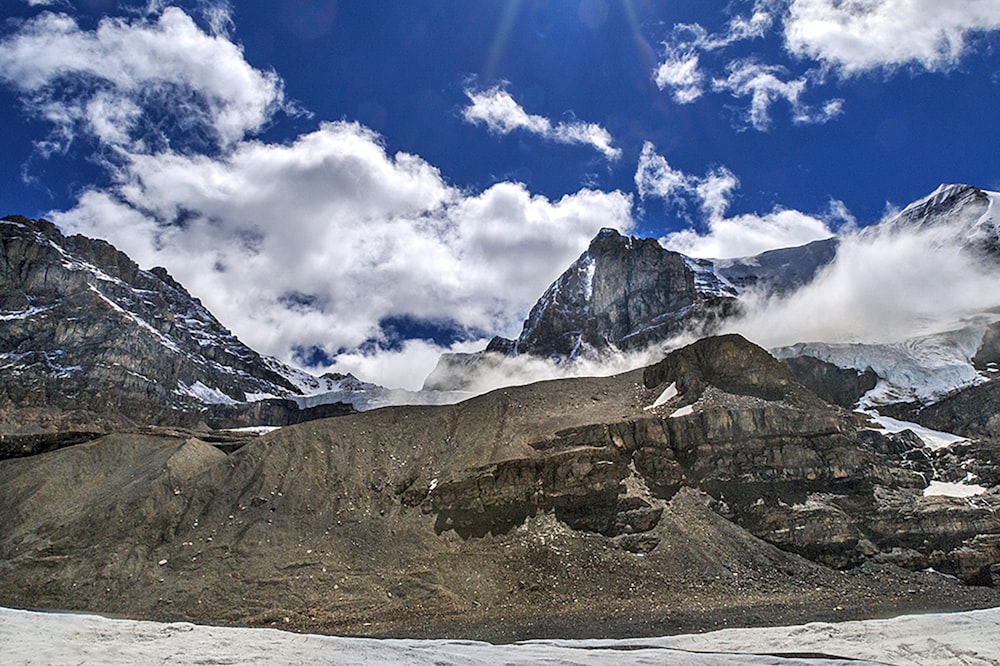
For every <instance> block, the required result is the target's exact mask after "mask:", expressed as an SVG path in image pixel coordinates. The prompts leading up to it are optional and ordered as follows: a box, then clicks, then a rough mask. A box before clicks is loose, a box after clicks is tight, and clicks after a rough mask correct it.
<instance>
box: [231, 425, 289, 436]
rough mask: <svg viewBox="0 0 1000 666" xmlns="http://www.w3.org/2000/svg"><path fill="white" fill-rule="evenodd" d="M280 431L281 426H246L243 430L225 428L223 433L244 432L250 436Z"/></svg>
mask: <svg viewBox="0 0 1000 666" xmlns="http://www.w3.org/2000/svg"><path fill="white" fill-rule="evenodd" d="M275 430H281V426H246V427H244V428H226V429H225V430H224V431H223V432H246V433H250V434H252V435H266V434H268V433H269V432H274V431H275Z"/></svg>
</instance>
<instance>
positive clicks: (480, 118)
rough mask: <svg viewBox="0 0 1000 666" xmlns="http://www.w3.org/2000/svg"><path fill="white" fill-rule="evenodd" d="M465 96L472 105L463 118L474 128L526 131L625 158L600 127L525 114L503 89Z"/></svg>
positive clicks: (463, 112)
mask: <svg viewBox="0 0 1000 666" xmlns="http://www.w3.org/2000/svg"><path fill="white" fill-rule="evenodd" d="M465 95H466V97H468V98H469V105H468V106H466V107H465V108H464V109H463V110H462V117H463V118H464V119H465V120H466V122H469V123H472V124H474V125H485V126H486V128H487V129H488V130H489V131H490V132H493V133H494V134H504V135H505V134H510V133H511V132H516V131H524V132H529V133H531V134H537V135H538V136H540V137H542V138H543V139H547V140H549V141H555V142H556V143H565V144H581V145H587V146H590V147H591V148H594V149H595V150H597V151H598V152H600V153H601V154H602V155H604V157H605V158H607V159H609V160H612V161H613V160H617V159H618V158H619V157H621V155H622V151H621V149H620V148H616V147H615V146H613V145H612V138H611V134H610V133H609V132H608V131H607V130H606V129H604V128H603V127H601V126H600V125H597V124H596V123H586V122H582V121H578V120H573V121H570V122H559V123H556V124H553V123H552V121H550V120H549V119H548V118H546V117H544V116H538V115H533V114H530V113H528V112H527V111H525V110H524V108H523V107H522V106H521V105H520V104H518V103H517V101H516V100H515V99H514V98H513V97H511V95H510V93H509V92H507V90H506V89H504V88H503V87H502V86H494V87H492V88H488V89H486V90H474V89H471V88H470V89H466V91H465Z"/></svg>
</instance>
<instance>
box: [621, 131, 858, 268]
mask: <svg viewBox="0 0 1000 666" xmlns="http://www.w3.org/2000/svg"><path fill="white" fill-rule="evenodd" d="M635 184H636V189H637V191H638V192H639V196H640V197H641V198H642V199H647V198H650V197H655V198H660V199H664V200H666V201H667V202H669V203H670V204H671V205H673V206H674V207H678V208H685V207H687V206H688V205H691V204H693V205H695V206H697V208H698V209H699V211H700V212H701V218H700V224H701V225H702V226H703V228H704V231H702V232H699V231H697V230H695V229H684V230H681V231H678V232H675V233H672V234H670V235H668V236H666V237H664V238H661V239H660V242H661V243H662V244H663V245H664V246H665V247H667V248H668V249H671V250H674V251H676V252H681V253H683V254H686V255H688V256H692V257H712V258H717V259H721V258H729V257H746V256H750V255H754V254H759V253H760V252H764V251H765V250H773V249H776V248H781V247H793V246H796V245H803V244H805V243H808V242H810V241H814V240H819V239H822V238H829V237H830V236H832V235H833V231H831V229H830V223H833V222H840V223H845V222H846V223H850V222H852V219H851V218H850V215H849V213H848V212H847V211H846V208H845V207H844V206H843V204H842V203H841V202H833V203H831V207H830V210H829V212H828V214H826V215H824V216H823V217H815V216H812V215H807V214H805V213H801V212H799V211H796V210H788V209H783V208H776V209H774V210H773V211H771V212H769V213H767V214H764V215H752V214H744V215H736V216H732V217H727V215H726V213H727V211H728V210H729V205H730V201H731V200H732V196H733V193H734V192H735V191H736V190H737V188H739V179H737V177H736V175H735V174H733V173H732V172H731V171H730V170H729V169H726V168H725V167H719V168H716V169H714V170H712V171H709V172H708V173H706V174H705V175H704V176H702V177H699V176H694V175H691V174H688V173H684V172H683V171H681V170H679V169H675V168H673V167H672V166H671V165H670V163H669V162H668V161H667V159H666V158H665V157H663V156H662V155H660V154H658V153H657V152H656V147H655V146H654V145H653V144H652V143H650V142H646V144H645V145H644V146H643V149H642V154H641V155H640V156H639V164H638V167H637V169H636V173H635Z"/></svg>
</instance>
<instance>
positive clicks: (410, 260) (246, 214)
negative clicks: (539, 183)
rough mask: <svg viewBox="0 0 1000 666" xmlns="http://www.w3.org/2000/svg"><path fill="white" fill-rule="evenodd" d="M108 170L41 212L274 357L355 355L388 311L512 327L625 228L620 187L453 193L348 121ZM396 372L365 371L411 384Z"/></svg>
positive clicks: (509, 187) (489, 327)
mask: <svg viewBox="0 0 1000 666" xmlns="http://www.w3.org/2000/svg"><path fill="white" fill-rule="evenodd" d="M119 177H120V179H121V180H120V182H119V184H118V185H117V186H116V187H115V188H114V190H113V191H112V192H98V191H93V192H90V193H87V194H86V195H84V196H83V197H81V199H80V201H79V204H78V205H77V207H76V208H74V209H72V210H70V211H67V212H65V213H58V214H54V215H53V217H54V221H55V222H56V223H57V224H59V225H60V226H61V227H63V228H64V229H65V230H67V231H71V232H79V233H84V234H87V235H91V236H99V237H103V238H108V239H111V240H112V241H113V242H114V243H115V244H116V245H118V246H119V247H120V248H122V249H123V250H124V251H126V252H127V253H128V254H129V255H131V256H132V257H133V258H135V259H136V260H137V261H138V262H139V263H140V264H141V265H143V266H152V265H165V266H167V267H168V268H169V270H170V271H171V273H172V274H173V275H174V276H175V277H176V278H177V279H178V280H179V281H180V282H181V283H182V284H184V285H185V286H186V287H188V289H190V290H191V291H192V293H194V294H196V295H198V296H199V297H200V298H201V299H202V300H203V301H204V302H205V304H206V305H207V306H208V307H209V309H210V310H212V311H213V312H214V313H216V315H217V316H218V317H219V318H220V319H221V320H222V321H223V322H224V323H225V324H226V325H227V326H229V327H230V328H231V329H232V330H233V331H234V332H235V333H236V334H237V335H238V336H240V338H241V339H243V340H244V341H245V342H247V343H248V344H250V345H251V346H252V347H254V348H256V349H259V350H261V351H263V352H265V353H269V354H273V355H276V356H279V357H282V358H285V359H288V358H290V354H291V352H290V350H292V349H294V348H296V347H300V348H307V349H308V348H312V347H320V348H322V349H324V350H325V351H326V353H327V354H329V355H334V354H336V353H337V352H338V351H339V350H352V349H356V348H357V347H358V346H359V345H362V343H365V342H366V341H370V340H372V339H378V338H379V336H380V335H381V331H380V328H379V322H380V321H382V320H384V319H386V318H390V317H400V316H408V317H413V318H417V319H420V320H426V321H441V322H448V323H449V324H453V325H457V326H460V327H466V328H468V329H470V330H486V331H491V332H492V331H496V332H498V333H504V334H507V335H513V334H516V332H517V329H518V328H519V327H520V323H521V320H522V319H523V317H524V315H525V313H526V312H527V310H528V309H529V308H530V306H531V305H532V304H533V303H534V301H535V299H537V297H538V294H540V293H542V291H544V289H545V287H546V286H547V285H548V284H549V283H550V282H551V281H552V280H553V279H555V277H557V275H558V273H559V271H561V270H562V268H564V267H565V266H566V265H568V264H569V263H571V262H572V261H573V260H574V259H575V258H576V257H577V256H578V255H579V253H580V252H581V251H582V250H583V249H584V248H586V246H587V243H588V242H589V240H590V239H591V238H592V237H593V236H594V235H595V234H596V233H597V231H598V230H599V229H600V228H601V227H603V226H608V225H612V226H617V227H619V228H622V229H628V228H630V227H631V224H632V221H631V200H630V198H629V197H628V196H626V195H624V194H621V193H619V192H612V193H604V192H595V191H591V190H581V191H579V192H577V193H575V194H572V195H567V196H565V197H563V198H561V199H559V200H556V201H550V200H549V199H546V198H545V197H540V196H533V195H531V194H530V193H529V192H528V191H527V190H526V189H525V188H524V187H523V186H522V185H519V184H513V183H499V184H497V185H494V186H493V187H491V188H489V189H488V190H486V191H484V192H481V193H477V194H468V193H464V192H461V191H459V190H457V189H456V188H453V187H451V186H450V185H448V184H447V183H446V182H445V181H444V180H443V178H442V177H441V175H440V173H438V171H437V170H436V169H435V168H433V167H432V166H431V165H429V164H428V163H426V162H425V161H423V160H422V159H420V158H419V157H416V156H414V155H408V154H404V153H397V154H395V155H389V154H387V153H386V151H385V148H384V147H383V146H382V144H381V142H380V139H379V137H378V136H377V135H375V134H374V133H372V132H371V131H369V130H367V129H365V128H364V127H361V126H359V125H357V124H353V123H347V122H336V123H326V124H324V125H322V126H321V127H320V128H319V129H318V130H317V131H315V132H312V133H309V134H306V135H303V136H301V137H299V138H298V139H297V140H296V141H295V142H293V143H291V144H288V145H273V144H266V143H262V142H256V141H244V142H241V143H239V144H237V145H236V146H234V148H233V150H232V151H231V152H229V153H228V154H226V155H225V156H222V157H219V158H209V157H206V156H201V155H195V156H189V155H180V154H176V153H171V152H163V153H158V154H155V155H145V154H139V155H132V156H130V157H129V159H128V162H127V163H126V164H125V165H124V166H123V170H122V172H121V173H120V174H119ZM137 211H144V212H143V213H142V214H140V213H139V212H137ZM181 217H184V218H185V221H184V223H183V225H178V224H170V222H171V221H173V220H175V219H178V218H181ZM408 349H409V350H410V351H411V352H412V351H413V350H414V349H419V348H408ZM356 356H357V357H358V358H362V357H365V355H364V354H361V353H360V352H357V354H356ZM369 356H370V355H369ZM366 363H367V365H366V367H369V368H380V369H381V370H382V371H385V372H389V371H390V369H391V368H390V367H389V366H388V365H386V364H383V363H381V362H380V361H376V360H374V359H372V358H368V359H367V361H366ZM399 373H401V374H398V375H382V376H378V377H371V376H367V377H366V378H368V379H374V380H376V381H384V382H388V383H394V382H395V383H397V384H399V383H400V382H406V383H408V384H410V383H412V381H411V380H412V377H410V375H409V374H407V372H406V371H404V369H403V368H402V367H400V368H399Z"/></svg>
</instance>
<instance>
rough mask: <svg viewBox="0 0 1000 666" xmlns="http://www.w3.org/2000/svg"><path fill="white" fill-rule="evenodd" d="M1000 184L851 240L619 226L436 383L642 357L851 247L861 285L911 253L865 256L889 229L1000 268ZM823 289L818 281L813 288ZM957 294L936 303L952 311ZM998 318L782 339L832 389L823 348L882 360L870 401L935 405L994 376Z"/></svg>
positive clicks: (745, 308)
mask: <svg viewBox="0 0 1000 666" xmlns="http://www.w3.org/2000/svg"><path fill="white" fill-rule="evenodd" d="M998 196H1000V195H996V194H993V193H989V192H985V191H983V190H980V189H978V188H975V187H972V186H969V185H942V186H941V187H939V188H938V189H937V190H935V191H934V192H932V193H931V194H930V195H928V196H927V197H924V198H923V199H921V200H919V201H917V202H914V203H913V204H911V205H909V206H907V207H906V208H905V209H904V210H902V211H901V212H899V213H898V214H896V215H894V216H892V217H890V218H888V219H886V220H885V221H883V222H881V223H879V224H876V225H873V226H871V227H867V228H865V229H863V230H861V231H859V232H857V233H856V234H854V235H852V236H850V237H849V241H848V240H844V239H843V238H836V237H835V238H829V239H826V240H819V241H815V242H812V243H809V244H807V245H803V246H800V247H793V248H783V249H778V250H771V251H768V252H764V253H761V254H759V255H756V256H753V257H746V258H742V259H725V260H718V259H699V258H691V257H686V256H684V255H682V254H679V253H676V252H671V251H670V250H667V249H665V248H663V247H662V246H661V245H660V244H659V243H658V242H657V241H656V240H655V239H651V238H647V239H638V238H627V237H624V236H622V235H620V234H619V233H618V232H616V231H614V230H610V229H605V230H602V231H601V232H600V233H599V234H598V235H597V237H596V238H594V240H593V241H592V242H591V244H590V247H589V248H588V250H587V251H586V252H584V253H583V254H582V255H581V256H580V258H579V259H578V260H577V261H576V262H574V263H573V264H572V265H571V266H570V267H569V268H568V269H567V270H566V271H565V272H564V273H563V274H562V275H561V276H560V277H559V278H557V279H556V281H555V282H553V284H552V285H551V286H550V287H549V288H548V290H546V292H545V293H544V294H543V295H542V297H541V298H540V299H539V300H538V302H537V303H536V304H535V306H534V307H533V308H532V309H531V312H530V314H529V315H528V318H527V319H526V320H525V322H524V326H523V329H522V331H521V334H520V336H518V338H517V339H516V340H508V339H504V338H500V337H497V338H494V339H493V340H492V341H491V342H490V344H489V345H488V346H487V347H486V349H484V350H483V351H481V352H477V353H473V354H445V355H443V356H442V358H441V359H440V361H439V363H438V366H437V367H436V368H435V369H434V371H433V372H432V373H431V374H430V375H429V376H428V378H427V380H426V381H425V384H424V386H425V388H428V389H431V388H433V389H438V390H442V389H462V388H469V387H475V386H488V385H490V382H491V381H493V377H495V376H498V377H504V376H505V375H516V374H517V371H516V368H517V367H518V364H517V363H511V362H510V361H511V359H517V358H518V357H520V358H521V359H522V363H521V365H523V360H524V359H547V360H549V361H554V362H555V363H556V364H558V365H560V366H562V367H563V368H564V369H571V368H572V367H573V365H574V364H575V363H578V362H580V361H587V360H594V359H598V360H601V361H605V362H607V361H609V360H614V359H621V360H623V361H627V359H628V357H629V356H628V355H629V354H635V359H636V361H634V362H633V364H635V363H636V362H638V363H642V362H645V361H647V360H648V359H650V358H652V357H655V356H656V355H657V354H662V353H663V351H665V350H669V349H670V348H672V347H675V346H676V345H677V344H679V343H680V342H682V341H689V340H692V339H697V338H699V337H702V336H704V335H707V334H712V333H718V332H720V331H724V330H728V331H735V332H740V330H741V329H740V326H741V322H742V317H744V316H745V315H748V314H752V313H753V311H754V309H761V308H769V307H772V306H780V305H781V304H782V303H783V302H787V301H788V300H790V299H794V298H795V297H796V296H798V295H799V294H803V293H811V292H807V291H806V290H808V288H810V287H811V286H813V285H815V284H816V283H817V282H818V281H819V280H821V279H822V278H824V277H826V276H828V274H829V272H830V271H831V270H832V269H833V268H835V267H837V266H838V265H839V264H838V262H839V261H841V260H843V262H844V265H845V266H847V268H845V269H843V270H851V271H854V272H855V273H859V272H861V274H860V275H856V278H857V279H855V280H854V281H853V284H852V285H851V287H850V288H852V289H859V290H879V289H882V288H883V286H882V285H878V284H870V283H867V282H866V281H865V280H864V279H863V271H865V270H867V269H868V268H870V264H867V265H866V263H865V262H870V261H882V262H885V265H887V266H889V267H890V269H891V266H892V262H893V261H906V257H905V256H902V257H901V258H900V256H897V255H891V254H886V255H885V256H879V255H878V253H877V252H874V251H870V252H868V254H867V255H864V256H865V259H864V260H863V261H861V260H859V259H858V256H859V255H860V253H859V252H858V247H859V246H860V247H877V246H879V245H878V244H879V243H882V244H883V245H886V246H891V249H893V250H898V247H897V246H903V247H904V248H905V247H906V246H907V243H909V245H910V246H914V245H921V244H923V245H927V246H950V245H954V246H955V247H956V248H957V250H956V251H957V252H959V253H962V254H964V255H965V256H967V257H968V258H969V260H970V261H979V262H982V265H983V266H984V267H992V268H990V270H994V269H995V268H996V267H998V266H1000V226H998V220H997V219H996V216H995V215H994V212H993V211H994V210H995V208H994V202H995V201H996V199H997V197H998ZM893 241H895V242H896V246H892V243H893ZM869 255H870V256H869ZM949 286H951V287H952V288H953V290H954V291H953V294H954V295H956V296H960V295H962V294H960V293H959V292H960V290H962V289H964V288H965V287H964V286H963V285H959V284H955V285H941V287H940V288H941V289H942V291H945V290H947V288H948V287H949ZM979 288H980V289H981V288H983V287H979ZM948 296H950V295H946V296H945V298H947V297H948ZM823 297H824V294H823V293H821V292H819V291H817V292H816V293H814V294H811V297H810V298H811V299H813V300H816V299H822V298H823ZM907 297H909V296H903V295H901V296H900V298H907ZM981 300H982V299H981ZM998 304H1000V303H993V305H998ZM947 305H948V304H947V303H936V304H932V305H931V306H929V307H933V308H938V309H939V310H941V311H947ZM803 316H808V314H806V315H803ZM843 317H844V319H845V320H849V319H850V318H851V317H852V313H850V312H844V313H843ZM996 319H997V313H996V311H995V310H990V309H984V310H982V311H980V312H976V313H974V316H968V315H967V314H963V315H955V316H954V317H953V320H952V321H949V322H944V323H940V322H939V326H938V328H939V330H935V331H932V332H929V333H926V334H920V333H919V332H918V331H916V330H915V331H913V333H912V334H911V335H907V336H905V337H903V338H900V337H899V336H896V337H894V338H892V339H884V340H860V341H859V340H854V339H844V336H843V334H842V333H838V332H832V333H828V335H827V337H820V338H815V339H806V340H800V341H797V342H796V343H795V344H791V345H784V346H782V347H780V348H775V349H774V350H773V351H774V352H775V354H776V355H777V356H779V357H781V358H783V359H786V360H789V359H797V358H803V357H808V358H809V359H811V360H805V361H800V362H796V364H795V367H796V368H798V369H799V370H801V372H803V373H804V374H803V375H802V376H801V378H803V379H804V378H806V377H807V376H808V375H809V374H810V373H812V377H813V380H814V383H813V384H811V386H812V388H814V389H816V390H818V391H820V392H821V393H822V392H824V390H826V389H823V388H822V387H820V386H819V385H818V384H816V383H815V381H816V380H818V379H820V378H821V377H825V378H826V380H829V381H833V379H834V374H833V373H830V372H825V373H820V374H816V373H817V368H816V367H815V363H816V362H822V363H825V364H828V365H831V366H834V367H836V368H838V369H840V370H849V371H851V372H853V375H852V376H851V377H846V376H845V380H846V381H851V382H855V381H857V378H858V377H859V376H861V375H864V374H866V373H874V375H875V379H876V385H875V386H873V387H869V388H868V389H867V390H866V391H864V392H862V394H861V395H859V396H857V397H855V399H854V400H855V402H857V401H858V400H860V399H861V397H862V396H864V398H865V405H864V406H867V407H873V406H884V405H888V404H892V403H913V404H914V405H918V406H919V405H926V404H929V403H931V402H934V401H937V400H940V399H941V398H943V397H945V396H947V395H949V394H951V393H952V392H954V391H956V390H959V389H963V388H967V387H970V386H973V385H975V384H978V383H982V382H984V381H986V380H987V379H988V378H989V377H990V376H991V375H990V374H989V373H985V372H984V371H982V370H980V369H977V368H976V367H975V365H974V363H973V362H972V358H973V356H975V355H976V354H977V352H978V351H979V349H980V347H981V345H982V344H983V341H984V336H985V335H986V332H987V329H988V327H989V326H990V324H991V322H993V321H995V320H996ZM845 328H849V327H845ZM807 364H811V365H810V367H809V368H807V367H806V365H807ZM582 367H590V366H588V365H586V364H584V365H583V366H582ZM505 368H509V369H510V371H509V372H505ZM868 376H869V379H870V378H871V375H868ZM838 381H839V380H838ZM866 381H867V380H866ZM829 390H831V391H837V390H839V389H838V388H837V387H834V386H831V387H830V388H829ZM828 395H830V396H832V393H830V394H828ZM846 395H847V394H845V396H846ZM842 399H845V398H844V397H842V398H838V400H842ZM910 415H911V416H912V415H913V413H912V410H911V412H910Z"/></svg>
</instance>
